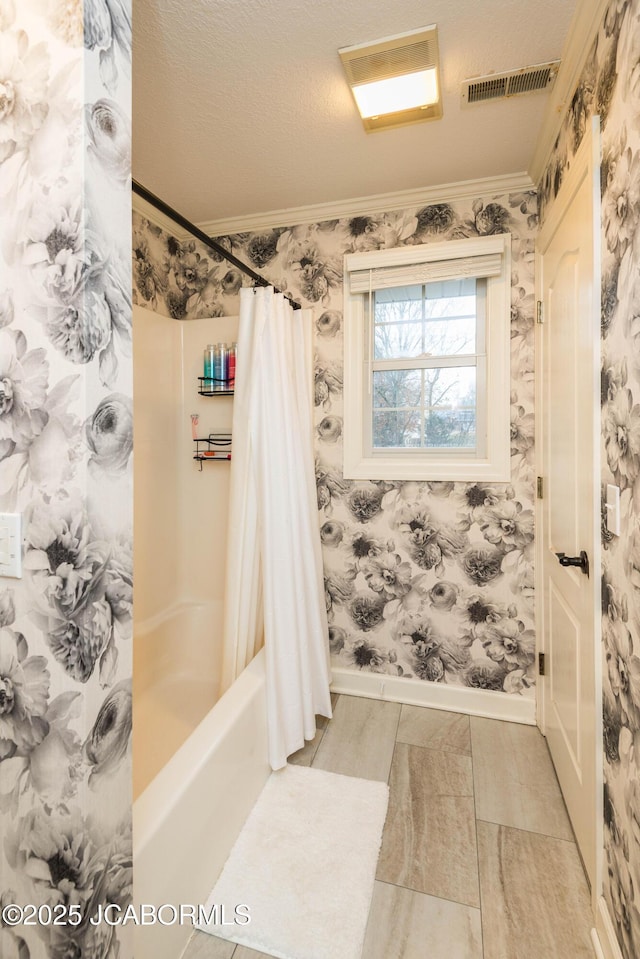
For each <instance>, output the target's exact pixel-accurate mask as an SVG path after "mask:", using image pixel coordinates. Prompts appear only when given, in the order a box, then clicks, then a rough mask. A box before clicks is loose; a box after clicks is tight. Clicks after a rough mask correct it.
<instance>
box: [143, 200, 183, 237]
mask: <svg viewBox="0 0 640 959" xmlns="http://www.w3.org/2000/svg"><path fill="white" fill-rule="evenodd" d="M131 208H132V209H133V210H135V211H136V213H140V214H141V215H142V216H143V217H144V218H145V219H146V220H149V222H150V223H153V224H154V225H155V226H157V227H159V228H160V229H161V230H164V232H165V233H169V234H170V235H171V236H174V237H175V238H176V239H177V240H183V239H184V238H185V237H187V236H189V234H188V233H187V232H186V231H185V230H183V229H182V227H179V226H178V224H177V223H174V222H173V220H172V219H171V218H170V217H168V216H165V214H164V213H161V212H160V210H157V209H156V208H155V206H152V205H151V203H149V202H148V201H147V200H145V199H143V198H142V197H141V196H140V195H139V194H138V193H134V192H133V191H132V192H131Z"/></svg>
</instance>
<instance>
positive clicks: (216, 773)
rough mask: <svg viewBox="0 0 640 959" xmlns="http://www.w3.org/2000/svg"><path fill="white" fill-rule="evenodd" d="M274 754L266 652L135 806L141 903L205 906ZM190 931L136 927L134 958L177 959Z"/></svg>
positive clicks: (137, 897) (178, 927)
mask: <svg viewBox="0 0 640 959" xmlns="http://www.w3.org/2000/svg"><path fill="white" fill-rule="evenodd" d="M267 755H268V747H267V730H266V699H265V682H264V653H262V652H260V653H258V655H257V656H256V658H255V659H254V660H253V662H252V663H250V664H249V666H247V668H246V669H245V670H244V672H243V673H242V675H241V676H239V677H238V679H237V680H236V682H235V683H234V684H233V686H232V687H231V689H229V690H228V691H227V692H226V693H225V694H224V696H222V698H221V699H220V700H219V701H218V702H217V703H216V704H215V706H214V707H213V708H212V709H211V710H210V711H209V712H208V713H207V715H206V716H205V717H204V719H202V721H201V722H200V723H199V725H198V726H197V727H196V728H195V729H194V731H193V732H192V733H191V735H189V736H188V738H187V739H186V741H185V742H184V743H183V745H182V746H181V747H180V748H179V749H178V751H177V752H176V753H175V754H174V755H173V756H172V757H171V758H170V759H169V761H168V762H167V763H166V764H165V765H164V766H163V768H162V769H161V770H160V771H159V772H158V774H157V775H156V776H155V778H154V779H153V780H152V782H151V783H150V784H149V785H148V786H147V788H146V789H145V790H144V791H143V792H142V793H141V795H140V796H139V797H138V798H137V799H136V801H135V803H134V806H133V829H134V832H133V849H134V898H135V901H136V904H137V905H138V906H139V905H140V904H142V903H149V904H152V905H155V906H156V907H158V906H160V905H162V904H164V903H169V904H171V905H174V906H180V905H181V904H185V905H191V904H193V905H196V906H197V905H198V904H200V903H204V902H205V900H206V898H207V896H208V894H209V892H210V891H211V888H212V887H213V884H214V882H215V880H216V879H217V877H218V875H219V873H220V871H221V869H222V866H223V865H224V862H225V860H226V858H227V856H228V854H229V852H230V850H231V847H232V846H233V843H234V842H235V840H236V838H237V836H238V834H239V833H240V830H241V829H242V826H243V825H244V823H245V820H246V818H247V816H248V814H249V812H250V811H251V808H252V806H253V804H254V803H255V801H256V799H257V798H258V796H259V794H260V791H261V790H262V787H263V786H264V784H265V782H266V780H267V778H268V776H269V773H270V771H271V770H270V767H269V762H268V759H267ZM134 761H135V760H134ZM165 915H166V913H165ZM169 917H170V914H169ZM191 932H192V927H191V925H190V924H186V925H182V926H181V925H166V926H162V925H159V924H155V925H148V926H146V927H142V926H137V927H136V929H135V951H134V955H135V959H178V957H179V956H180V954H181V952H182V950H183V948H184V946H185V945H186V942H187V940H188V938H189V936H190V935H191Z"/></svg>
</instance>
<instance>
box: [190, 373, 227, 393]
mask: <svg viewBox="0 0 640 959" xmlns="http://www.w3.org/2000/svg"><path fill="white" fill-rule="evenodd" d="M198 380H199V381H200V385H199V386H198V393H199V394H200V396H233V393H234V389H233V387H229V380H218V379H216V378H215V377H214V376H199V377H198Z"/></svg>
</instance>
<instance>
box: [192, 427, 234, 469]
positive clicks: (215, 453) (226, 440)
mask: <svg viewBox="0 0 640 959" xmlns="http://www.w3.org/2000/svg"><path fill="white" fill-rule="evenodd" d="M193 442H194V443H195V445H196V451H195V453H194V454H193V458H194V460H197V461H198V462H199V463H200V471H202V464H203V463H211V462H213V463H228V462H229V460H230V459H231V433H209V435H208V436H204V437H202V439H194V441H193Z"/></svg>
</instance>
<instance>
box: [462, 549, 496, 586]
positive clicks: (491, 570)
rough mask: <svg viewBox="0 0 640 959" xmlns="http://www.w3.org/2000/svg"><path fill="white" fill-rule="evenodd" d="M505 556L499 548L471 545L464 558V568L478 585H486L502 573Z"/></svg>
mask: <svg viewBox="0 0 640 959" xmlns="http://www.w3.org/2000/svg"><path fill="white" fill-rule="evenodd" d="M503 556H504V554H503V553H502V552H501V551H500V550H498V549H490V548H487V547H482V546H481V547H470V548H469V549H468V550H467V551H466V553H465V554H464V556H463V558H462V569H463V570H464V572H465V573H466V575H467V576H468V578H469V579H470V580H471V582H472V583H475V584H476V586H486V584H487V583H490V582H492V581H493V580H495V579H497V578H498V577H499V576H501V575H502V560H503Z"/></svg>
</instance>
